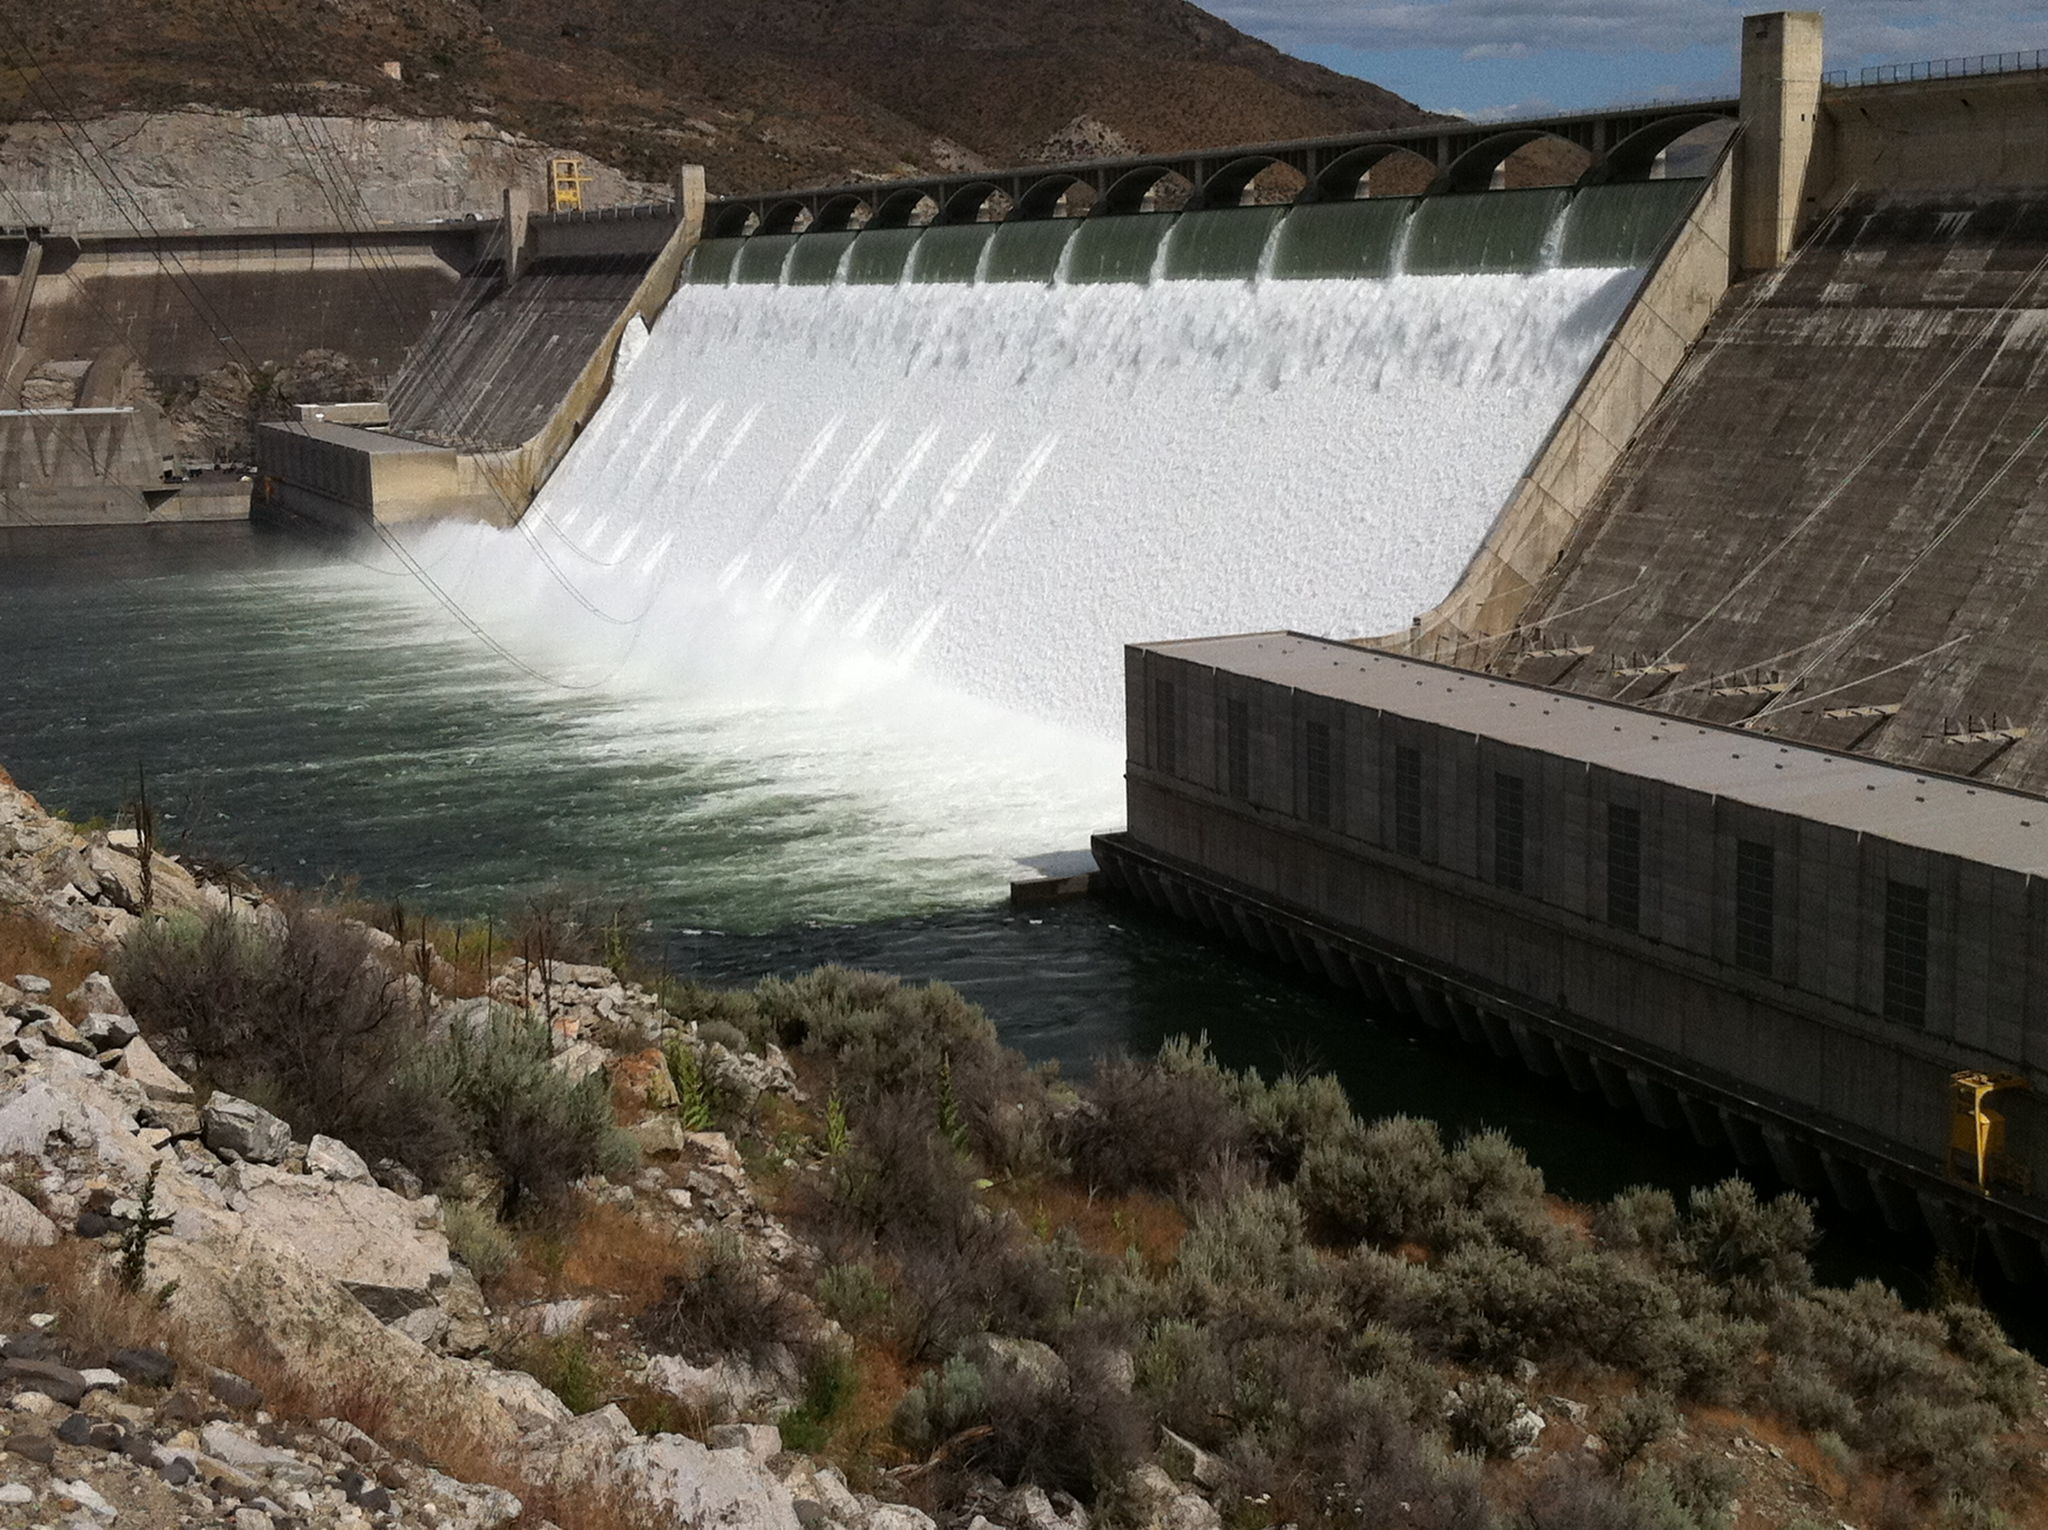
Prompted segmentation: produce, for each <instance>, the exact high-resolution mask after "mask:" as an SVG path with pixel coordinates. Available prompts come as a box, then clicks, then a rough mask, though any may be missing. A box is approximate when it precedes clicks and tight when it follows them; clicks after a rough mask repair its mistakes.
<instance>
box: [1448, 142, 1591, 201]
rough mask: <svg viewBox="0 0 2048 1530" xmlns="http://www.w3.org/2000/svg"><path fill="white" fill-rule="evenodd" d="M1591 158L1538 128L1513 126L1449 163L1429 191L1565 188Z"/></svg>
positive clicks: (1584, 152)
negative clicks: (1525, 187) (1524, 187)
mask: <svg viewBox="0 0 2048 1530" xmlns="http://www.w3.org/2000/svg"><path fill="white" fill-rule="evenodd" d="M1592 162H1593V156H1592V154H1591V153H1590V152H1588V151H1587V150H1585V149H1582V148H1580V147H1579V146H1578V145H1577V144H1575V143H1572V142H1570V141H1569V140H1568V139H1564V138H1560V137H1558V136H1557V135H1556V134H1555V133H1551V132H1547V131H1545V130H1544V129H1542V128H1513V129H1510V130H1508V131H1507V132H1503V133H1495V134H1494V135H1493V136H1492V137H1490V138H1483V139H1481V140H1480V141H1479V142H1478V143H1476V144H1474V145H1473V146H1472V147H1471V148H1469V149H1467V150H1466V151H1465V152H1464V153H1463V154H1460V155H1459V156H1458V157H1457V158H1456V159H1454V160H1452V161H1451V164H1450V167H1449V168H1448V169H1446V170H1445V171H1444V172H1443V174H1441V175H1439V176H1438V177H1437V178H1436V180H1435V181H1434V182H1433V183H1432V184H1431V185H1430V188H1429V189H1430V191H1431V193H1432V194H1435V193H1441V192H1458V191H1492V190H1495V189H1497V188H1508V189H1513V188H1518V187H1522V186H1569V185H1571V184H1572V183H1573V182H1574V181H1576V180H1578V179H1579V177H1580V176H1582V175H1584V174H1585V173H1586V168H1587V166H1589V165H1590V164H1592Z"/></svg>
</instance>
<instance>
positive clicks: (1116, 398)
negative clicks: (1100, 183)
mask: <svg viewBox="0 0 2048 1530" xmlns="http://www.w3.org/2000/svg"><path fill="white" fill-rule="evenodd" d="M1596 193H1597V194H1596ZM1689 195H1690V192H1689V189H1688V188H1687V187H1685V186H1683V185H1678V184H1675V183H1659V184H1656V185H1653V186H1650V187H1640V186H1639V187H1634V188H1626V189H1621V188H1595V189H1594V191H1592V192H1582V193H1580V194H1579V195H1578V196H1577V197H1576V198H1571V197H1569V196H1568V194H1567V193H1565V192H1562V191H1543V192H1530V193H1499V194H1494V195H1492V196H1490V197H1487V198H1478V197H1473V198H1465V199H1457V198H1448V199H1423V200H1422V205H1420V206H1419V207H1416V206H1410V205H1406V204H1403V205H1395V204H1393V203H1390V202H1383V203H1366V202H1360V203H1356V204H1348V205H1343V206H1324V207H1304V208H1300V209H1297V210H1296V211H1295V212H1294V213H1292V214H1290V215H1287V216H1286V217H1284V218H1283V216H1282V210H1281V209H1277V208H1268V209H1246V210H1242V211H1226V212H1217V213H1196V214H1187V215H1182V216H1181V217H1179V218H1177V219H1176V218H1174V217H1172V216H1166V215H1160V216H1154V217H1145V216H1137V217H1128V218H1120V219H1106V220H1096V219H1077V220H1050V221H1048V222H1046V223H1039V224H1004V225H978V226H975V225H968V226H961V227H945V228H934V229H927V230H923V231H919V230H915V229H897V230H885V231H880V232H874V231H870V232H867V233H860V234H853V233H835V234H805V235H797V236H794V237H790V236H772V235H763V236H757V237H755V238H752V239H746V240H730V239H728V240H718V241H713V242H711V243H710V244H707V245H706V246H704V247H703V248H702V249H701V250H700V251H699V254H698V258H697V262H696V265H695V267H694V268H693V272H692V278H691V280H690V281H689V282H688V283H686V284H685V285H684V286H682V287H681V288H680V289H679V290H678V291H677V293H676V295H675V297H674V298H673V300H672V301H671V302H670V303H669V305H668V307H667V309H666V310H665V312H664V313H663V315H662V317H661V318H660V320H659V321H658V323H657V324H656V326H655V329H654V332H653V334H652V335H651V336H649V337H646V338H645V340H644V343H642V344H639V345H637V346H629V347H627V348H625V353H624V355H623V358H622V361H621V364H620V366H619V369H618V373H617V375H616V376H615V379H614V383H613V387H612V390H611V393H610V396H609V397H608V399H607V400H606V402H605V404H604V405H603V407H602V409H601V410H600V411H599V413H598V415H597V417H596V418H595V419H594V420H593V421H592V422H591V424H590V426H589V427H588V428H587V429H586V430H585V431H584V433H583V435H582V437H581V439H580V440H579V441H578V442H577V443H576V445H575V447H574V448H573V449H572V451H571V452H570V454H569V455H568V457H567V459H566V460H565V461H564V463H563V464H562V466H561V468H560V469H559V470H558V471H557V473H556V474H555V476H554V478H553V480H552V481H551V482H550V484H549V485H548V487H547V489H546V490H545V492H544V493H543V494H542V496H541V497H540V499H539V500H538V501H537V502H536V503H535V505H534V506H533V507H532V509H531V510H530V511H529V512H528V514H527V515H526V517H525V518H524V520H523V521H522V522H521V524H520V525H519V526H517V527H515V528H513V529H512V530H509V531H493V530H487V529H484V528H480V527H474V526H463V527H457V526H442V527H437V528H434V529H432V530H429V531H427V532H425V533H423V534H421V535H420V536H419V537H418V538H417V552H418V556H419V558H420V560H421V562H422V563H423V564H424V565H425V566H426V567H427V568H428V569H429V570H430V571H431V573H432V576H433V578H434V580H435V581H436V582H437V584H438V585H439V586H440V587H441V589H442V590H443V591H444V592H445V593H446V595H448V596H450V597H452V599H453V602H454V603H456V604H458V605H459V606H460V608H461V609H462V611H463V612H464V613H465V616H466V618H467V619H470V620H473V621H474V622H475V623H477V624H478V625H479V626H481V628H482V629H483V630H485V631H486V632H488V633H489V634H490V637H491V639H492V641H493V642H494V643H496V644H497V645H498V646H500V647H501V648H503V649H505V650H508V651H510V652H511V653H512V654H513V655H515V656H516V658H517V659H518V661H519V662H520V663H521V664H523V665H525V666H526V667H527V669H528V671H529V675H530V676H531V677H538V678H539V679H540V680H545V681H558V682H562V683H563V684H565V685H567V686H568V687H571V688H572V691H573V694H576V695H591V696H595V697H604V698H608V700H606V702H605V709H606V710H605V716H606V719H607V721H606V724H605V735H606V737H605V741H604V742H603V744H602V746H601V747H602V748H603V749H604V750H605V751H606V752H607V753H608V754H610V755H614V756H616V757H619V758H621V759H632V758H638V759H644V760H646V761H649V762H650V763H651V762H653V761H655V760H657V759H665V758H669V757H672V756H675V755H676V754H677V753H678V751H681V752H683V753H697V754H708V755H710V756H713V757H715V758H716V759H717V760H719V761H721V762H724V763H721V764H720V765H719V766H718V768H717V773H718V775H719V777H720V778H721V779H728V778H729V777H730V776H731V774H732V773H733V772H735V771H737V772H738V773H739V774H740V775H742V776H744V777H746V778H747V779H748V780H749V781H750V783H751V784H750V785H748V786H747V787H746V788H745V789H744V792H743V793H742V795H740V796H737V797H736V796H734V795H733V793H732V789H731V788H730V787H721V788H720V792H719V797H720V801H719V803H718V804H717V805H716V806H715V807H714V806H713V804H712V803H711V802H710V800H709V799H707V800H706V802H705V803H704V804H703V805H702V807H701V808H700V807H693V808H692V809H691V813H692V814H693V815H695V814H698V813H700V812H707V811H715V812H716V813H717V814H718V815H720V819H719V821H721V822H731V821H737V819H736V818H735V815H737V816H738V818H744V817H745V816H746V815H747V814H749V813H755V812H762V811H766V812H770V813H771V814H774V815H776V816H777V818H778V821H781V822H786V823H788V824H790V825H791V827H792V828H793V830H794V832H793V833H791V834H788V835H784V836H781V837H779V839H778V848H777V850H776V853H775V856H774V858H773V861H772V862H762V863H759V864H754V865H752V866H751V868H750V869H749V871H748V872H747V873H746V876H747V877H748V879H749V881H750V884H758V885H763V886H765V885H768V884H779V883H780V882H781V881H782V880H783V879H785V878H787V877H794V878H797V879H798V880H799V881H800V882H801V884H802V887H801V889H797V890H794V891H793V894H792V896H793V900H794V901H793V906H794V907H798V908H803V909H818V910H820V911H821V912H824V911H837V910H843V911H846V912H853V911H855V910H857V909H868V908H877V907H885V906H889V904H890V902H891V900H896V903H897V906H901V902H902V898H903V889H904V888H905V887H906V886H914V887H916V888H918V889H919V890H920V896H919V897H918V898H917V899H916V900H915V901H916V903H917V904H919V905H920V906H933V905H934V904H938V905H943V904H945V903H947V902H948V901H957V900H959V899H961V898H963V897H965V898H967V899H969V900H970V901H971V900H972V899H973V898H975V897H978V896H986V895H987V891H988V890H990V889H992V888H994V887H995V886H997V885H999V881H1000V878H1001V876H1002V875H1003V874H1004V871H1005V868H1008V867H1011V866H1013V865H1014V864H1015V861H1016V860H1017V859H1018V858H1020V857H1026V856H1029V855H1031V854H1032V853H1033V852H1048V851H1060V850H1068V849H1072V848H1075V847H1078V846H1080V845H1082V844H1084V843H1085V840H1086V836H1087V835H1088V834H1089V833H1090V832H1091V831H1094V830H1097V829H1103V828H1111V827H1115V826H1116V825H1117V824H1118V822H1119V821H1120V819H1121V782H1120V779H1119V778H1120V775H1121V770H1120V759H1121V752H1122V751H1121V742H1122V739H1121V735H1122V722H1121V719H1122V705H1123V702H1122V648H1123V645H1124V644H1126V643H1128V642H1132V641H1137V640H1147V639H1157V638H1168V637H1182V636H1193V635H1199V634H1205V633H1217V632H1226V631H1245V630H1260V629H1271V628H1278V627H1287V628H1295V629H1299V630H1306V631H1310V632H1316V633H1322V634H1329V635H1335V636H1341V637H1359V636H1369V635H1374V634H1378V633H1382V632H1387V631H1392V630H1396V629H1399V628H1402V627H1405V626H1406V625H1407V624H1408V622H1409V620H1410V619H1411V618H1412V617H1414V616H1416V615H1418V614H1419V613H1422V612H1424V611H1426V610H1428V609H1429V608H1430V607H1431V606H1432V605H1434V604H1435V603H1436V602H1437V601H1438V600H1440V599H1441V598H1442V597H1443V596H1444V595H1445V594H1446V593H1447V592H1448V591H1449V590H1450V588H1451V586H1452V585H1453V584H1454V583H1455V581H1456V580H1457V578H1458V576H1459V575H1460V573H1461V572H1462V571H1463V569H1464V568H1465V566H1466V564H1467V563H1468V561H1469V560H1470V558H1471V556H1472V554H1473V552H1474V551H1475V549H1476V548H1477V547H1478V545H1479V543H1480V541H1481V540H1482V538H1483V537H1484V536H1485V534H1486V531H1487V529H1488V527H1489V526H1490V525H1491V523H1492V521H1493V519H1494V517H1495V515H1496V514H1497V513H1498V512H1499V510H1500V508H1501V506H1502V504H1503V503H1504V502H1505V500H1506V499H1507V497H1508V495H1509V493H1510V491H1511V490H1512V488H1513V486H1514V484H1515V482H1516V480H1517V478H1518V476H1519V475H1520V474H1521V472H1522V471H1523V470H1524V469H1525V468H1526V467H1527V465H1528V463H1529V461H1530V459H1531V456H1532V454H1533V453H1534V452H1535V451H1536V450H1537V448H1538V447H1539V446H1540V444H1541V443H1542V441H1543V439H1544V437H1545V435H1546V433H1547V432H1548V431H1549V429H1550V428H1551V426H1552V425H1553V423H1554V422H1555V420H1556V419H1557V417H1558V415H1559V413H1560V411H1561V410H1562V409H1563V407H1564V405H1565V403H1566V402H1567V400H1568V399H1569V398H1570V396H1571V394H1572V391H1573V389H1574V388H1575V387H1576V386H1577V384H1578V382H1579V379H1580V378H1581V377H1582V376H1583V375H1584V373H1585V371H1586V369H1587V367H1588V366H1589V364H1590V363H1591V362H1592V360H1593V358H1594V357H1595V355H1596V354H1597V352H1598V350H1599V348H1600V346H1601V344H1602V343H1603V341H1604V340H1605V339H1606V337H1607V335H1608V334H1609V333H1610V332H1611V330H1612V328H1613V326H1614V324H1615V322H1616V320H1617V319H1618V318H1619V316H1620V314H1621V312H1622V310H1623V309H1624V308H1625V307H1626V305H1627V302H1628V300H1629V298H1630V296H1631V295H1632V293H1633V292H1634V290H1635V287H1636V284H1637V283H1638V282H1639V281H1640V279H1641V274H1642V267H1643V263H1644V261H1645V260H1646V259H1647V257H1648V254H1649V253H1650V251H1651V249H1652V248H1653V246H1654V244H1655V242H1656V239H1657V237H1659V235H1658V233H1657V231H1658V230H1661V229H1664V228H1668V227H1669V226H1670V221H1671V217H1672V213H1673V209H1675V208H1677V207H1680V206H1682V205H1683V204H1684V201H1685V199H1686V198H1687V197H1688V196H1689ZM1482 202H1483V203H1484V206H1483V207H1482V206H1481V205H1479V204H1481V203H1482ZM1568 202H1569V203H1571V206H1570V209H1569V210H1567V203H1568ZM1464 204H1471V205H1464ZM1645 209H1647V213H1646V211H1645ZM1411 214H1412V216H1411ZM1461 262H1462V263H1463V264H1465V265H1466V266H1468V267H1470V268H1472V269H1469V270H1465V271H1460V270H1458V269H1457V267H1458V266H1459V265H1460V263H1461ZM1338 272H1348V273H1356V274H1347V275H1336V274H1334V273H1338ZM1222 273H1236V274H1235V275H1234V276H1232V277H1230V279H1219V276H1220V275H1221V274H1222ZM393 572H396V570H394V571H393ZM383 583H384V585H386V586H387V587H388V590H389V593H390V594H391V595H392V596H394V597H397V598H399V599H401V600H405V601H408V602H409V603H410V604H412V605H413V606H414V607H415V608H416V610H419V611H421V612H423V614H422V615H421V616H420V617H419V619H422V620H430V619H432V618H434V617H436V616H440V615H442V613H440V612H439V611H438V610H436V609H435V608H434V607H433V603H432V602H430V601H428V600H426V599H425V597H424V596H422V595H421V594H420V592H419V591H417V590H415V589H413V588H412V587H411V582H410V581H408V580H401V579H390V580H385V581H383ZM749 804H752V805H751V806H750V805H749ZM849 823H855V824H858V825H859V826H860V827H859V832H858V833H849V832H848V831H847V828H846V825H847V824H849ZM721 864H722V865H723V864H727V863H721ZM730 864H731V865H734V866H737V865H739V864H741V862H739V861H737V860H735V861H732V862H730ZM678 874H679V875H680V874H682V873H680V872H679V873H678ZM863 886H865V887H866V889H867V890H866V891H858V890H857V889H861V888H863ZM820 889H829V890H830V891H829V892H828V893H823V894H821V893H820V891H819V890H820ZM750 896H751V895H750Z"/></svg>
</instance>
